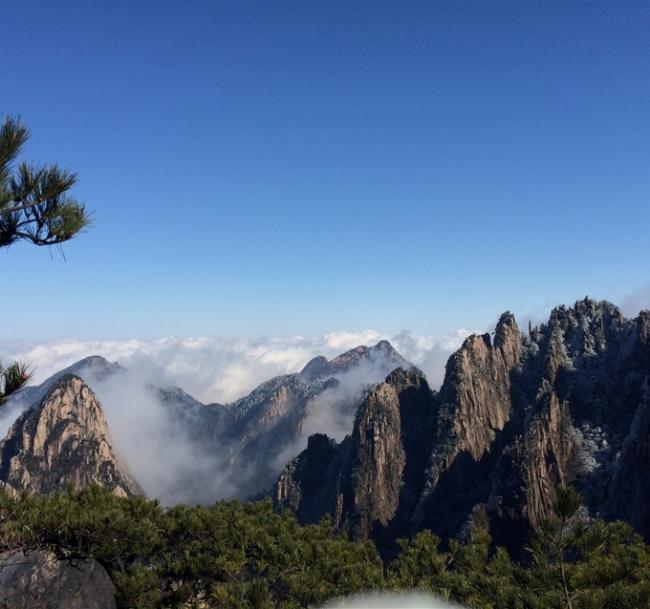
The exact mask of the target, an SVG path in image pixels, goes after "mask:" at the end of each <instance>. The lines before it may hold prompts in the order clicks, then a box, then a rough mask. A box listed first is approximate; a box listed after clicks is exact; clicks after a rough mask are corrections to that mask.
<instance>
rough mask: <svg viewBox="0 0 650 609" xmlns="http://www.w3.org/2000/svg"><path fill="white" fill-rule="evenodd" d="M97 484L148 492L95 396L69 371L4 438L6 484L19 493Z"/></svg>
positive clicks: (1, 476) (1, 461) (0, 476)
mask: <svg viewBox="0 0 650 609" xmlns="http://www.w3.org/2000/svg"><path fill="white" fill-rule="evenodd" d="M95 484H97V485H100V486H103V487H105V488H108V489H110V490H111V491H112V492H113V493H115V494H116V495H120V496H127V495H134V494H141V492H142V491H141V490H140V487H139V485H138V484H137V483H136V482H135V481H134V480H133V479H132V478H131V476H130V475H129V474H128V472H127V470H126V469H125V467H124V466H123V465H122V464H121V463H120V461H119V460H118V458H117V457H116V455H115V454H114V452H113V449H112V447H111V441H110V434H109V430H108V424H107V423H106V418H105V417H104V412H103V410H102V407H101V405H100V403H99V401H98V400H97V398H96V396H95V394H94V393H93V392H92V390H91V389H90V388H89V387H88V386H87V385H86V384H85V383H84V381H82V380H81V379H80V378H79V377H77V376H74V375H71V374H66V375H64V376H62V377H60V378H58V379H57V380H56V382H54V383H53V384H52V386H51V387H50V389H49V391H48V392H47V394H46V395H45V396H44V397H43V398H42V400H41V401H40V402H39V403H37V404H36V405H35V406H34V407H32V408H30V409H29V410H27V411H26V412H24V413H23V414H22V415H21V416H20V417H19V418H18V420H17V421H16V422H15V423H14V424H13V426H12V427H11V429H10V430H9V433H8V434H7V436H6V437H5V438H4V439H3V440H2V442H0V485H1V486H2V487H3V488H5V489H6V490H8V491H9V492H13V493H17V492H20V491H23V490H27V491H30V492H33V493H47V492H51V491H57V490H63V489H65V488H66V487H72V488H74V489H81V488H85V487H88V486H91V485H95Z"/></svg>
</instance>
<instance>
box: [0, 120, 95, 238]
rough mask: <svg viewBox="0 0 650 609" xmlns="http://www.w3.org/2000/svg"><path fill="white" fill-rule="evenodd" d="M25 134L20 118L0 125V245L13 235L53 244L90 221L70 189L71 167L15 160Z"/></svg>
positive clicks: (73, 176) (75, 179)
mask: <svg viewBox="0 0 650 609" xmlns="http://www.w3.org/2000/svg"><path fill="white" fill-rule="evenodd" d="M28 138H29V131H28V130H27V128H26V127H25V126H24V125H23V124H22V123H21V122H20V121H19V120H16V119H13V118H6V119H5V121H4V123H3V124H2V126H1V127H0V247H6V246H8V245H11V244H12V243H14V242H15V241H18V240H25V241H29V242H31V243H34V244H35V245H58V244H61V243H63V242H65V241H68V240H69V239H72V237H74V236H75V235H76V234H78V233H79V232H80V231H82V230H83V229H84V228H86V227H87V226H88V225H89V224H90V218H89V216H88V214H87V213H86V209H85V207H84V205H83V204H81V203H79V202H78V201H77V200H76V199H74V198H73V197H71V196H70V195H69V191H70V189H71V188H72V187H73V186H74V184H75V182H76V181H77V176H76V175H75V174H74V173H72V172H70V171H68V170H67V169H61V168H60V167H58V165H49V166H36V165H29V164H27V163H24V162H23V163H20V164H19V165H18V166H17V167H15V166H14V163H15V161H16V158H17V157H18V156H19V154H20V152H21V151H22V148H23V146H24V145H25V142H26V141H27V139H28Z"/></svg>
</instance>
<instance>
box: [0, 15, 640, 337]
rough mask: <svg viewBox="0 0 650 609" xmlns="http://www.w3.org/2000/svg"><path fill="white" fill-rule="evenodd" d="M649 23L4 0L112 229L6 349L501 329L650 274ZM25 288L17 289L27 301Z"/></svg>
mask: <svg viewBox="0 0 650 609" xmlns="http://www.w3.org/2000/svg"><path fill="white" fill-rule="evenodd" d="M649 30H650V4H647V3H567V4H562V3H539V4H535V3H498V4H489V3H458V4H454V3H414V2H412V3H362V2H358V3H350V4H348V3H344V2H327V3H315V2H305V3H286V4H285V3H254V2H247V3H185V2H176V3H127V2H110V3H99V2H94V3H72V2H64V3H55V2H48V3H36V2H32V3H13V4H12V3H2V4H1V5H0V37H1V39H2V40H3V58H2V61H1V62H0V83H1V84H0V114H4V115H6V114H10V115H20V116H21V117H22V118H23V120H24V122H25V123H26V124H27V125H28V126H29V128H30V129H31V131H32V138H31V140H30V142H29V145H28V146H27V149H26V151H25V155H24V158H25V159H26V160H30V161H34V162H52V161H56V162H58V163H60V164H62V165H63V166H66V167H69V168H71V169H73V170H75V171H76V172H77V173H78V174H79V184H78V187H77V189H76V194H77V196H78V197H79V198H81V199H83V200H84V201H86V203H87V205H88V207H89V208H90V209H91V210H92V211H93V213H94V219H95V224H94V226H93V227H92V229H91V230H89V231H88V232H87V234H85V235H83V236H81V237H79V238H78V239H76V240H75V241H73V242H71V243H69V244H67V245H66V247H65V253H66V257H67V261H64V260H63V259H62V258H61V257H60V256H59V255H58V254H57V252H56V251H55V250H52V252H49V251H48V250H47V249H43V248H35V247H33V246H28V245H16V246H14V247H12V248H10V249H9V250H8V251H2V252H0V265H1V267H0V268H1V269H2V279H3V284H4V285H5V297H4V298H3V303H2V310H3V319H5V320H10V323H6V322H5V323H4V324H3V329H2V334H3V338H5V339H20V338H24V339H30V340H31V339H44V340H45V339H56V338H61V337H64V336H74V337H78V338H104V339H106V338H126V337H140V338H151V337H155V336H164V335H172V334H173V335H186V334H191V335H210V334H226V335H230V334H233V335H235V334H236V335H242V336H254V335H291V334H303V335H309V334H314V333H323V332H328V331H332V330H340V329H362V328H375V329H378V330H380V331H382V332H389V333H390V332H397V331H399V330H400V329H402V328H409V329H412V330H415V331H421V332H429V333H444V332H449V331H452V330H453V329H455V328H459V327H464V328H481V327H485V326H486V325H488V324H491V323H492V322H493V321H494V320H495V319H496V318H497V316H498V315H499V313H500V312H501V311H503V310H505V309H511V310H514V311H515V312H516V313H519V314H527V313H531V312H535V311H539V310H540V309H543V308H544V307H547V306H548V305H549V303H559V302H569V303H570V302H573V301H574V300H575V299H577V298H581V297H583V296H584V295H585V294H589V295H592V296H594V297H598V298H607V299H610V300H613V301H614V302H621V301H622V300H624V299H625V298H626V297H627V296H628V295H629V294H631V293H633V292H635V291H636V290H638V289H639V288H641V287H642V286H644V285H647V283H648V281H649V280H650V277H649V276H648V275H649V269H650V264H649V262H650V239H649V237H648V227H649V226H650V204H649V203H650V61H649V58H650V37H649V36H648V31H649ZM7 286H10V287H7Z"/></svg>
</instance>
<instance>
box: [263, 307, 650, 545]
mask: <svg viewBox="0 0 650 609" xmlns="http://www.w3.org/2000/svg"><path fill="white" fill-rule="evenodd" d="M649 344H650V313H648V312H645V313H642V314H641V315H640V316H639V317H638V318H637V319H626V318H625V317H624V316H623V315H622V314H621V312H620V311H619V310H618V309H617V308H616V307H615V306H614V305H612V304H610V303H607V302H595V301H592V300H590V299H584V300H581V301H579V302H577V303H575V305H574V306H573V307H564V306H562V307H557V308H556V309H554V310H553V311H552V312H551V315H550V318H549V321H548V322H547V323H545V324H542V325H541V326H539V327H530V328H529V332H528V334H527V335H525V334H523V333H521V332H520V331H519V328H518V327H517V324H516V322H515V319H514V317H513V316H512V315H511V314H510V313H505V314H504V315H503V316H502V317H501V319H500V320H499V322H498V324H497V326H496V329H495V332H494V336H493V337H492V336H491V335H489V334H484V335H480V336H479V335H475V336H471V337H469V338H468V339H467V340H466V341H465V343H464V344H463V345H462V347H461V348H460V349H459V350H458V351H457V352H456V353H455V354H454V355H453V356H452V357H451V358H450V359H449V362H448V363H447V369H446V375H445V380H444V383H443V385H442V387H441V389H440V392H439V393H435V392H431V391H429V390H428V388H427V390H426V392H421V387H422V386H423V383H424V381H423V379H422V376H421V375H420V374H418V373H417V372H415V371H410V372H409V373H406V372H404V371H399V372H396V373H394V374H393V375H391V376H389V378H387V379H386V381H385V382H384V383H382V384H380V385H377V386H376V387H375V388H374V389H373V390H371V391H370V392H369V393H368V395H367V396H366V398H365V399H364V400H363V401H362V402H361V403H360V404H359V406H358V410H357V417H356V422H355V427H354V431H353V433H352V434H351V436H350V437H348V438H347V439H346V440H345V441H344V442H343V443H342V444H341V445H336V444H334V443H331V442H330V443H329V444H328V449H327V451H326V454H325V453H321V454H320V455H319V456H318V458H317V455H316V452H315V451H314V450H313V448H314V447H312V446H310V447H309V448H308V449H307V451H305V452H304V453H302V454H301V455H300V456H299V457H298V459H297V460H296V461H294V462H292V463H291V464H290V465H289V466H288V467H287V468H286V469H285V471H284V472H283V477H282V479H281V480H282V485H283V488H285V489H288V488H291V489H292V493H291V494H292V497H294V498H296V497H298V498H299V500H298V501H296V500H294V501H286V500H285V498H284V497H283V496H282V494H281V493H279V492H278V491H279V489H280V487H279V486H276V495H275V500H276V504H277V505H278V507H279V508H284V507H290V508H291V509H294V510H296V511H297V513H298V516H299V517H300V518H301V519H302V520H303V521H312V520H311V517H310V514H311V513H312V512H313V510H307V511H305V510H303V509H302V506H304V505H308V504H309V502H310V497H309V496H308V495H309V493H306V492H305V489H306V488H307V485H310V486H311V487H315V486H316V485H317V484H316V480H320V481H321V488H327V489H336V492H337V493H338V494H339V495H338V500H335V499H334V498H333V497H331V496H328V497H327V499H326V500H325V501H323V502H322V505H327V506H329V507H328V510H329V511H330V512H331V513H333V514H334V515H335V522H337V523H338V524H339V526H341V527H342V528H346V529H347V530H348V531H350V533H351V534H352V535H353V536H354V537H365V536H371V537H375V538H376V539H380V540H381V539H382V538H383V537H385V536H386V535H387V534H388V535H389V536H392V537H395V536H399V535H406V534H411V533H414V532H416V531H418V530H420V529H423V528H428V529H432V530H433V531H434V532H436V533H437V534H438V535H440V536H441V537H442V538H443V539H449V538H452V537H454V536H457V535H463V534H465V533H466V531H467V528H468V527H471V526H473V525H474V524H481V525H487V526H489V527H490V529H491V531H492V534H493V536H494V538H495V540H496V541H497V542H498V543H500V544H503V545H506V546H509V547H511V548H513V547H515V546H517V545H519V546H520V547H521V544H522V543H523V541H524V540H525V538H526V535H527V534H528V533H529V532H530V530H531V529H532V528H534V527H536V526H537V525H538V524H539V523H540V522H541V521H542V520H543V519H544V518H546V517H547V516H548V515H549V513H550V510H551V507H552V504H553V501H554V499H555V489H556V488H557V486H558V485H562V484H572V485H574V486H575V487H576V488H577V489H578V491H579V492H580V493H581V495H582V496H583V498H584V502H585V508H586V509H588V510H589V511H590V512H591V513H592V514H594V515H600V516H605V517H623V518H625V519H627V520H629V521H630V522H632V524H634V526H635V527H636V528H637V530H639V531H640V532H641V533H643V534H644V535H646V536H649V535H650V510H649V509H648V508H647V507H646V506H647V505H648V503H649V502H648V499H650V477H649V476H648V475H646V473H645V472H646V470H647V467H646V465H647V463H646V462H647V457H648V455H649V454H650V448H649V447H650V431H649V430H650V409H649V404H648V376H649V375H650V347H649ZM391 377H392V378H391ZM396 379H399V381H397V380H396ZM397 385H399V389H397V387H396V386H397ZM423 413H425V417H424V418H422V415H423ZM320 442H321V443H323V445H325V442H327V440H326V439H321V440H320ZM328 455H329V457H328ZM415 455H417V457H416V456H415ZM307 463H311V464H312V465H311V466H310V467H305V464H307ZM317 463H319V464H318V465H316V464H317ZM334 463H335V464H336V466H334V465H333V464H334ZM297 464H303V465H302V468H301V469H300V477H299V478H298V477H294V476H293V472H294V471H296V470H295V467H296V465H297ZM324 465H326V466H324ZM333 472H334V475H335V476H336V482H335V483H332V481H331V480H330V479H329V478H328V477H329V476H331V475H333ZM624 497H625V498H626V499H624ZM628 497H629V498H630V499H629V500H627V498H628Z"/></svg>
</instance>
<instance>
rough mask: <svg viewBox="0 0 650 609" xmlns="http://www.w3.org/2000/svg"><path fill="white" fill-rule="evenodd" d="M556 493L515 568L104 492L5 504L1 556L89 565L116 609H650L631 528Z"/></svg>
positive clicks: (483, 536) (256, 509)
mask: <svg viewBox="0 0 650 609" xmlns="http://www.w3.org/2000/svg"><path fill="white" fill-rule="evenodd" d="M579 506H580V501H579V498H578V497H577V496H576V495H575V493H573V491H571V490H569V489H560V490H559V491H558V501H557V505H556V515H555V516H554V517H553V518H552V519H550V520H549V521H548V522H546V523H545V524H544V525H543V526H542V527H540V530H539V531H538V533H537V535H536V536H535V538H534V539H532V540H531V543H530V548H529V550H530V560H529V561H527V562H525V563H517V562H514V561H513V560H512V559H511V558H510V557H509V556H508V554H507V552H506V551H505V550H503V549H502V548H497V549H494V548H492V547H491V541H490V537H489V535H488V534H487V533H486V532H485V531H482V530H477V531H475V532H474V533H473V534H472V535H471V536H470V538H469V539H468V540H466V541H465V542H463V543H459V542H452V543H450V544H449V547H447V548H443V547H442V546H441V543H440V540H439V539H437V538H436V537H435V535H433V534H432V533H431V532H430V531H423V532H421V533H420V534H419V535H417V536H415V537H413V538H412V539H410V540H402V541H401V542H400V546H401V551H400V553H399V555H398V557H397V558H396V559H395V560H393V562H391V563H390V564H389V565H386V566H385V565H383V564H382V562H381V560H380V558H379V555H378V554H377V551H376V550H375V548H374V546H373V545H372V544H371V543H369V542H368V543H354V542H351V541H349V540H347V539H346V538H345V537H343V536H341V535H339V534H336V533H335V532H334V531H333V528H332V523H331V521H329V520H327V519H325V520H324V521H323V522H322V523H320V524H318V525H314V526H306V527H303V526H300V525H299V524H298V523H297V521H296V519H295V518H294V517H293V516H292V515H290V514H287V513H285V514H277V513H276V512H274V510H273V508H272V505H271V503H270V502H269V501H262V502H252V503H246V504H242V503H240V502H238V501H232V502H227V503H217V504H214V505H212V506H206V507H188V506H176V507H173V508H171V509H163V508H162V507H161V506H160V505H159V504H158V503H157V502H156V501H150V500H147V499H144V498H142V497H131V498H118V497H115V496H113V495H111V494H110V493H109V492H108V491H106V490H103V489H100V488H90V489H86V490H83V491H80V492H72V491H69V492H66V493H59V494H52V495H46V496H31V495H27V494H25V495H23V496H21V497H10V496H9V495H7V494H3V493H0V550H6V549H15V548H20V549H24V550H30V549H46V550H50V551H53V552H55V553H56V554H57V555H58V556H59V557H61V558H72V557H79V558H82V557H92V558H95V559H97V560H98V561H99V562H101V563H102V564H103V565H104V566H105V567H106V569H107V570H108V572H109V574H110V576H111V578H112V579H113V582H114V583H115V586H116V590H117V602H118V607H120V608H122V609H127V608H137V609H156V608H163V607H165V608H167V607H169V608H171V607H173V608H179V609H180V608H192V607H199V606H200V607H213V608H221V607H228V608H230V609H299V608H306V607H316V606H319V605H320V604H322V603H323V602H325V601H326V600H328V599H330V598H333V597H336V596H341V595H346V594H353V593H357V592H361V591H364V590H378V589H389V590H393V591H401V590H420V591H425V592H430V593H433V594H436V595H439V596H442V597H445V598H448V599H451V600H454V601H457V602H460V603H463V604H464V605H466V606H467V607H470V608H472V609H643V608H650V549H649V548H648V546H646V545H645V544H644V543H643V541H642V540H641V539H640V538H639V537H638V536H637V535H636V534H635V533H634V532H633V531H632V529H631V527H630V526H629V525H627V524H625V523H621V522H613V523H608V524H606V523H603V522H602V521H599V520H588V519H586V518H585V516H584V515H583V514H582V513H581V512H580V509H579Z"/></svg>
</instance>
